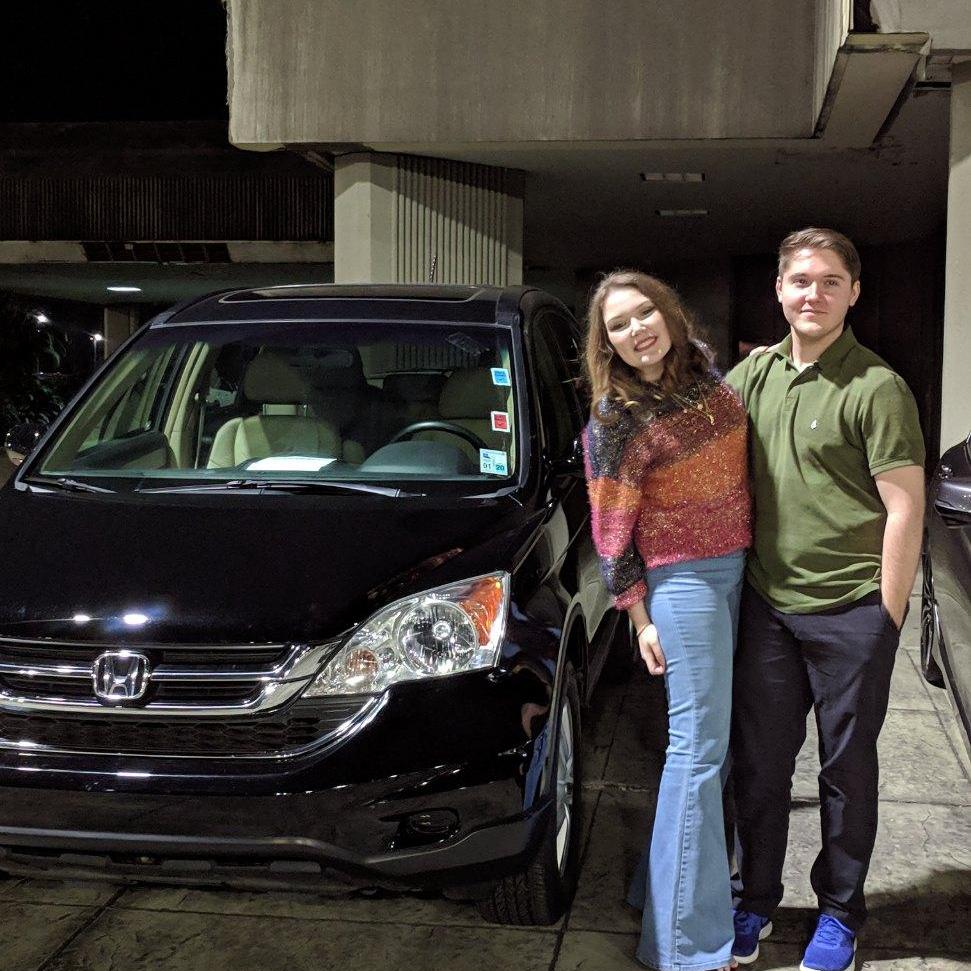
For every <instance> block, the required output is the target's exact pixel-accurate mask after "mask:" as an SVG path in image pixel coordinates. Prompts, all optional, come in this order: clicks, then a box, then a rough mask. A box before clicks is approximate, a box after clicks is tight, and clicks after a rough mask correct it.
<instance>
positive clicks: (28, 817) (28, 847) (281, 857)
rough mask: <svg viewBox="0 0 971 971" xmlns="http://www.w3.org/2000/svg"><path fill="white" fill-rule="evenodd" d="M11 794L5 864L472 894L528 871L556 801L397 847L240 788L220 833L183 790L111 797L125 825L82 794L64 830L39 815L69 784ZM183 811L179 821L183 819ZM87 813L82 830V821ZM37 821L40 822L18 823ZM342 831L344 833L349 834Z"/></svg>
mask: <svg viewBox="0 0 971 971" xmlns="http://www.w3.org/2000/svg"><path fill="white" fill-rule="evenodd" d="M2 795H3V804H4V821H3V824H2V825H0V870H3V869H6V870H9V871H12V872H15V873H34V874H38V873H43V874H49V875H53V876H59V877H62V878H63V877H80V878H85V877H100V878H114V879H131V880H148V881H159V882H168V883H192V884H218V885H237V886H244V887H253V888H266V887H290V888H305V889H313V888H324V887H326V888H341V889H353V888H355V887H385V888H391V889H407V888H414V889H418V888H420V889H429V888H439V889H447V888H462V889H463V890H465V891H467V892H469V893H470V895H475V893H476V891H477V890H478V889H480V888H486V887H488V886H489V885H490V884H491V883H492V882H494V881H495V880H496V879H498V878H500V877H502V876H504V875H506V874H509V873H512V872H515V871H518V870H520V869H522V868H523V867H524V866H525V865H526V864H527V863H528V861H529V860H530V859H532V857H533V856H534V855H535V853H536V852H537V849H538V847H539V844H540V842H541V841H542V839H543V836H544V834H545V832H546V828H547V827H548V826H549V825H551V824H552V823H551V818H552V803H551V801H549V800H546V801H544V802H543V804H541V805H539V806H537V807H536V808H535V809H533V810H532V811H530V812H528V813H524V814H521V815H520V816H518V817H516V818H512V819H507V820H504V821H502V822H495V823H492V824H489V825H484V826H481V827H478V828H476V829H473V830H472V831H471V832H467V833H462V834H456V835H455V836H453V837H451V838H448V839H444V840H441V841H438V842H435V843H426V844H424V845H401V846H391V847H390V848H387V849H384V850H376V851H374V852H370V853H369V852H367V851H362V850H360V849H356V848H355V849H352V848H348V847H347V846H342V845H340V844H339V843H338V842H331V841H328V840H327V839H325V838H323V837H324V835H325V834H323V833H321V829H323V828H326V818H324V819H321V821H320V822H321V824H322V825H318V827H316V829H314V830H309V831H308V830H303V831H298V830H297V829H292V830H291V829H288V828H287V827H286V825H285V824H284V820H285V819H286V818H287V817H288V816H289V812H288V810H289V809H292V808H294V807H285V808H284V807H281V806H280V805H278V804H277V805H272V806H268V805H267V804H266V803H267V800H266V799H265V797H257V798H256V799H251V800H246V799H244V798H242V797H241V798H240V799H237V800H233V801H232V802H231V803H230V804H229V805H223V806H220V807H219V814H220V815H221V814H224V813H228V814H233V815H236V814H238V822H237V823H236V825H235V826H233V827H231V828H232V829H234V830H235V831H236V832H235V835H218V832H219V831H220V830H224V829H225V827H218V826H211V825H210V827H209V830H210V832H204V833H201V834H200V833H189V832H187V830H188V829H190V828H191V826H189V825H187V824H188V821H189V820H190V819H192V818H194V816H195V813H196V812H197V811H200V810H201V811H205V809H206V808H208V807H206V806H193V805H192V804H191V802H190V803H188V804H187V801H186V800H184V799H180V800H173V801H172V804H169V805H166V804H165V803H164V802H162V803H160V802H159V801H158V800H151V799H149V800H145V801H142V800H139V799H134V800H133V799H131V798H130V797H129V798H127V799H125V800H123V801H120V802H119V801H114V802H113V805H112V806H111V807H110V808H111V809H113V810H115V811H117V812H119V813H124V814H125V815H126V816H127V817H128V820H127V823H126V824H125V825H124V826H122V825H119V824H118V822H117V821H115V824H114V826H113V828H100V827H103V826H105V825H106V824H107V825H108V826H111V823H112V820H111V819H110V818H106V813H105V809H106V808H108V807H106V806H105V797H104V795H102V794H99V795H98V798H97V800H92V801H91V803H90V808H91V809H92V811H91V812H86V811H85V807H84V806H81V805H78V804H77V802H76V801H75V802H74V808H75V809H76V810H77V811H78V815H77V816H76V817H74V816H73V813H72V819H73V821H74V824H73V825H71V826H70V827H69V828H57V827H55V826H50V825H43V826H39V825H37V822H38V821H39V820H44V822H45V823H46V822H47V821H48V820H47V819H45V817H50V811H49V807H50V806H51V804H52V803H56V802H58V801H60V800H61V799H62V797H63V795H64V794H63V793H59V792H51V791H49V790H42V789H31V790H9V789H8V790H4V791H3V793H2ZM441 804H442V803H441V801H439V802H438V805H441ZM453 804H454V800H453ZM303 808H306V807H303ZM268 813H272V814H274V816H275V817H276V820H277V822H276V825H274V826H273V827H272V829H273V831H274V832H273V834H272V835H268V834H267V833H266V827H265V826H261V825H258V824H257V822H256V821H257V820H259V819H260V818H264V819H265V818H267V817H266V815H265V814H268ZM180 817H181V819H182V822H177V821H176V820H177V819H179V818H180ZM78 820H83V821H84V828H80V827H79V826H78V825H77V821H78ZM59 821H60V820H55V821H54V822H59ZM29 822H33V825H18V823H29ZM356 824H357V828H358V829H362V828H364V824H363V821H362V820H360V819H359V820H357V821H356ZM396 828H397V827H396ZM370 835H371V836H372V837H373V835H374V832H373V831H372V832H371V834H370ZM335 836H336V838H337V839H339V838H340V834H335Z"/></svg>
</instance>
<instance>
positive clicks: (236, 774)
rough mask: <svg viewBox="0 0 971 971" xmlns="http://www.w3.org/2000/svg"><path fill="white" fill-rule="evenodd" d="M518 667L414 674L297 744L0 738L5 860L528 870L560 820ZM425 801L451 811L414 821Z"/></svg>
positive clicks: (430, 880) (298, 879)
mask: <svg viewBox="0 0 971 971" xmlns="http://www.w3.org/2000/svg"><path fill="white" fill-rule="evenodd" d="M515 682H516V679H508V678H505V679H503V678H499V679H497V678H495V677H493V676H490V675H485V674H483V675H470V676H466V677H463V678H461V679H460V678H456V679H455V680H454V681H453V682H452V683H451V684H442V685H440V686H424V687H423V688H418V687H417V686H405V687H404V689H403V690H401V691H398V692H393V693H392V694H391V695H390V696H388V697H387V699H386V703H384V704H382V705H381V706H379V709H378V710H377V711H376V712H374V713H372V714H371V715H369V716H368V718H367V720H366V723H364V724H362V725H361V727H360V729H359V730H357V731H351V732H349V733H348V734H347V735H346V736H344V737H342V738H341V740H340V743H339V744H337V745H336V746H330V747H325V748H324V749H322V750H320V751H317V752H313V751H311V752H306V753H303V754H301V755H300V756H299V757H296V758H283V759H267V760H262V759H255V760H254V759H232V758H212V759H204V758H199V757H192V758H181V759H174V758H164V757H163V758H157V757H145V756H123V755H103V754H102V755H91V754H81V753H66V752H65V753H51V752H37V751H30V750H24V751H13V750H10V749H4V750H2V751H0V806H2V811H0V869H7V870H16V871H17V872H23V871H24V869H25V868H29V869H31V870H33V871H34V872H36V871H37V870H38V869H40V870H45V871H47V870H52V871H54V870H56V871H57V872H58V873H60V874H61V875H65V874H67V873H71V874H74V875H78V876H90V875H99V876H113V877H126V876H130V877H132V878H134V879H142V880H145V879H149V880H151V879H160V880H165V881H169V880H175V882H192V883H199V884H205V883H211V882H216V883H239V884H242V885H251V886H262V885H278V884H280V883H284V884H287V885H305V884H312V885H317V884H320V883H328V884H329V883H334V884H339V885H342V886H382V887H384V886H386V887H395V888H401V887H414V888H430V887H449V886H456V885H462V886H473V885H482V884H485V883H491V882H493V881H494V880H495V879H497V878H499V877H501V876H503V875H506V874H509V873H512V872H515V871H517V870H519V869H521V868H522V867H523V866H524V865H525V864H526V863H527V862H528V860H529V859H530V858H531V857H532V855H533V854H534V853H535V851H536V848H537V846H538V844H539V842H540V841H541V840H542V838H543V835H544V834H545V831H546V827H547V825H550V823H549V817H550V815H551V798H550V796H549V795H548V794H545V793H544V792H543V791H542V782H541V779H542V777H543V774H544V773H543V768H544V766H545V763H546V757H547V753H546V745H545V736H546V728H545V724H544V725H543V727H542V728H540V726H539V722H538V721H537V722H532V723H530V725H531V727H530V730H529V731H526V730H525V729H524V724H523V718H522V707H523V698H536V697H537V694H536V687H537V686H536V685H534V686H533V687H532V690H530V691H528V692H525V693H524V692H523V690H522V685H521V684H520V685H519V686H518V687H517V686H516V684H515ZM513 689H515V690H513ZM459 699H461V702H462V704H461V705H460V704H458V703H457V701H458V700H459ZM443 711H446V712H455V714H454V715H453V716H451V717H450V718H443V717H442V712H443ZM531 736H532V737H531ZM429 814H430V815H431V816H433V817H434V818H435V819H436V820H439V821H441V820H442V819H444V820H445V821H446V823H447V825H446V826H444V827H442V826H441V825H439V826H438V827H437V828H436V829H434V831H432V832H429V831H427V830H426V831H422V830H420V828H418V827H416V825H415V822H416V820H418V821H419V822H420V821H421V820H422V819H423V818H426V817H427V816H428V815H429ZM254 881H256V882H255V883H254Z"/></svg>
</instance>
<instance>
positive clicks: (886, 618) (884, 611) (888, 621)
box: [880, 600, 900, 637]
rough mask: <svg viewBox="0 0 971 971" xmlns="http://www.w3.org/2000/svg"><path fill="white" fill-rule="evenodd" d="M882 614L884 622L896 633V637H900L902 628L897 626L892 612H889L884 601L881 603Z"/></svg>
mask: <svg viewBox="0 0 971 971" xmlns="http://www.w3.org/2000/svg"><path fill="white" fill-rule="evenodd" d="M880 613H881V615H882V616H883V622H884V624H886V625H887V627H888V628H889V629H890V630H891V631H892V632H893V633H894V635H895V636H897V637H899V636H900V628H899V627H898V626H897V622H896V621H895V620H894V619H893V617H891V616H890V611H889V610H887V608H886V605H885V604H884V603H883V601H882V600H881V601H880Z"/></svg>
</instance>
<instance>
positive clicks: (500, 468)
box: [479, 448, 509, 475]
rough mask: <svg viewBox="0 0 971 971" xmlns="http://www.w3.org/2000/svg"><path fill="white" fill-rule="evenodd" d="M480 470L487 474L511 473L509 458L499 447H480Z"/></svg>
mask: <svg viewBox="0 0 971 971" xmlns="http://www.w3.org/2000/svg"><path fill="white" fill-rule="evenodd" d="M479 471H480V472H485V473H486V474H487V475H509V458H508V456H507V455H506V453H505V452H502V451H500V450H499V449H495V448H480V449H479Z"/></svg>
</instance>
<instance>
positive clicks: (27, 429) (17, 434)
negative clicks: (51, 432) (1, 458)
mask: <svg viewBox="0 0 971 971" xmlns="http://www.w3.org/2000/svg"><path fill="white" fill-rule="evenodd" d="M46 430H47V426H46V425H45V424H44V423H43V422H39V421H23V422H20V424H18V425H14V426H13V428H11V429H10V430H9V431H8V432H7V434H6V436H5V437H4V439H3V448H4V451H5V452H6V453H7V458H8V459H10V464H11V465H13V466H14V467H15V468H16V467H17V466H18V465H20V464H21V463H22V462H23V461H24V459H25V458H27V456H28V455H30V453H31V452H32V451H33V450H34V446H35V445H36V444H37V442H38V440H39V439H40V437H41V435H43V434H44V432H45V431H46Z"/></svg>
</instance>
